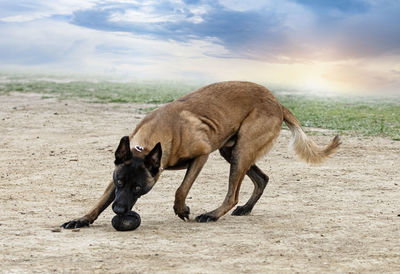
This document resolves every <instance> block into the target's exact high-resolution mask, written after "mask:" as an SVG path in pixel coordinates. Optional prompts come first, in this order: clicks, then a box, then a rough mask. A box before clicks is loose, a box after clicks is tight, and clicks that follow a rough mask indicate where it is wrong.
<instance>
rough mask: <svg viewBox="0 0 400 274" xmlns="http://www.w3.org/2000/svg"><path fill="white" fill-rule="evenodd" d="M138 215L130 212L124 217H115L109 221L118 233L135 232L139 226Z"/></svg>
mask: <svg viewBox="0 0 400 274" xmlns="http://www.w3.org/2000/svg"><path fill="white" fill-rule="evenodd" d="M140 222H141V219H140V215H139V214H137V213H136V212H135V211H130V212H129V213H128V214H126V215H115V216H114V218H112V220H111V224H112V226H113V227H114V228H115V229H116V230H118V231H129V230H135V229H136V228H138V227H139V226H140Z"/></svg>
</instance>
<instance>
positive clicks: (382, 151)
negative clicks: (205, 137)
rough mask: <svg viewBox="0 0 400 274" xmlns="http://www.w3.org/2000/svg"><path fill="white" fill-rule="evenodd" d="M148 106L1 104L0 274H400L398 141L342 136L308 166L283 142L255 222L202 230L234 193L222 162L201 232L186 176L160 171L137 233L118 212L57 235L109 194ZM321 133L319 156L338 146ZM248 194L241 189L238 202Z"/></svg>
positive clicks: (270, 163) (286, 135)
mask: <svg viewBox="0 0 400 274" xmlns="http://www.w3.org/2000/svg"><path fill="white" fill-rule="evenodd" d="M143 107H146V106H143V105H138V104H96V103H89V102H84V101H72V100H63V101H59V100H58V99H57V98H48V97H46V98H42V95H37V94H20V93H13V94H11V95H9V96H0V163H1V165H0V176H1V183H0V208H1V214H0V269H1V270H0V272H29V273H32V272H39V273H43V272H53V271H56V272H90V273H91V272H116V273H135V272H137V273H154V272H163V273H165V272H170V273H205V272H210V273H223V272H225V273H239V272H241V273H261V272H263V273H265V272H282V273H285V272H286V273H293V272H307V273H309V272H381V273H389V272H392V273H393V272H400V216H399V214H400V206H399V205H400V162H399V157H400V142H398V141H393V140H390V139H388V138H381V137H358V136H342V142H343V144H342V146H341V148H340V150H339V151H338V152H337V154H335V156H334V157H332V158H330V159H329V160H328V161H326V162H325V163H324V164H322V165H319V166H309V165H307V164H305V163H303V162H300V161H299V160H298V159H297V157H296V156H295V155H294V154H293V153H292V152H291V151H289V150H288V143H289V139H290V132H288V131H286V130H283V131H282V133H281V136H280V137H279V138H278V142H277V143H276V145H275V147H274V148H273V149H272V151H271V152H270V153H269V154H268V155H266V156H265V157H263V158H262V159H261V160H260V161H259V162H258V165H259V167H260V168H261V169H262V170H264V171H265V172H266V174H268V175H269V177H270V181H269V184H268V186H267V188H266V190H265V192H264V195H263V197H262V198H261V199H260V201H259V202H258V204H257V205H256V206H255V208H254V210H253V212H252V213H251V215H249V216H241V217H237V216H231V215H230V214H227V215H225V216H224V217H222V218H221V219H220V220H218V221H217V222H215V223H196V222H194V221H193V219H194V217H195V216H197V215H199V214H201V213H204V212H206V211H209V210H212V209H214V208H216V207H217V206H218V205H219V204H220V203H221V202H222V201H223V198H224V196H225V194H226V190H227V181H228V170H229V166H228V164H227V163H226V162H225V161H224V160H223V159H222V158H221V157H220V156H219V154H218V153H213V154H212V156H211V157H210V159H209V160H208V162H207V164H206V166H205V167H204V169H203V170H202V172H201V174H200V176H199V178H198V179H197V181H196V182H195V183H194V186H193V188H192V190H191V191H190V193H189V197H188V200H187V205H189V206H190V208H191V212H192V214H191V219H192V221H189V222H183V221H182V220H180V219H179V218H178V217H177V216H175V214H174V212H173V209H172V206H173V200H174V193H175V190H176V188H177V187H178V186H179V184H180V182H181V180H182V179H183V176H184V171H165V172H164V173H163V174H162V176H161V178H160V180H159V181H158V183H157V184H156V186H155V187H154V188H153V190H152V191H151V192H150V193H149V194H147V195H146V196H143V197H142V198H141V199H139V200H138V202H137V204H136V205H135V206H134V210H135V211H137V212H138V213H139V214H140V215H141V218H142V223H141V226H140V227H139V228H138V229H137V230H135V231H130V232H117V231H115V230H114V229H113V227H112V226H111V219H112V217H113V216H114V214H113V212H112V210H111V208H108V209H106V211H105V212H104V213H103V214H102V215H100V217H99V218H98V220H97V221H96V222H95V223H94V224H93V225H92V226H91V227H89V228H81V229H79V230H77V231H71V230H63V229H61V230H60V229H57V227H59V226H60V225H61V224H62V223H64V222H66V221H68V220H70V219H73V218H77V217H81V216H82V215H84V214H85V213H86V211H87V210H88V209H89V208H90V207H91V206H92V205H93V204H94V203H95V201H96V200H97V199H98V198H99V197H100V195H101V194H102V193H103V190H104V189H105V187H106V185H107V183H108V182H109V180H110V179H111V175H112V171H113V160H114V155H113V152H114V150H115V149H116V147H117V145H118V142H119V140H120V138H121V137H122V136H124V135H128V134H129V133H130V132H131V131H132V130H133V128H134V127H135V125H136V124H137V123H138V121H140V119H141V118H143V116H144V114H143V113H142V111H141V108H143ZM315 130H316V131H317V136H313V138H314V139H315V140H316V141H317V142H318V143H320V144H326V143H328V141H329V140H330V139H331V138H332V137H333V136H334V132H330V131H322V130H318V129H315ZM251 191H252V183H251V181H250V180H249V179H248V178H246V179H245V181H244V182H243V184H242V189H241V194H240V202H239V204H243V203H244V202H246V201H247V199H248V197H249V196H250V194H251Z"/></svg>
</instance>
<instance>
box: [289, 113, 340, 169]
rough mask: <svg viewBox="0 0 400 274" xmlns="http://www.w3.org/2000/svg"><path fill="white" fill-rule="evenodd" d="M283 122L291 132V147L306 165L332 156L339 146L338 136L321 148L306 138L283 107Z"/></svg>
mask: <svg viewBox="0 0 400 274" xmlns="http://www.w3.org/2000/svg"><path fill="white" fill-rule="evenodd" d="M282 111H283V120H284V121H285V123H286V125H287V126H288V127H289V129H290V131H291V132H292V140H291V144H290V145H291V147H292V148H293V149H294V151H295V152H296V154H297V155H298V156H299V157H300V158H301V159H302V160H304V161H306V162H307V163H311V164H318V163H321V162H322V161H323V160H324V159H325V158H327V157H329V156H330V155H331V154H333V153H334V152H335V151H336V150H337V148H338V146H339V145H340V139H339V136H337V135H336V136H335V138H333V140H332V141H331V142H330V144H329V145H327V146H326V147H321V146H319V145H317V144H316V143H315V142H314V141H313V140H312V139H311V138H310V137H308V136H307V135H306V134H305V133H304V131H303V129H302V128H301V125H300V123H299V121H298V120H297V118H296V117H295V116H294V115H293V114H292V113H291V112H290V110H288V109H287V108H285V107H284V106H282Z"/></svg>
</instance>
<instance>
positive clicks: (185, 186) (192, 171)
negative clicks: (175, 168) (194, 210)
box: [174, 154, 209, 221]
mask: <svg viewBox="0 0 400 274" xmlns="http://www.w3.org/2000/svg"><path fill="white" fill-rule="evenodd" d="M208 155H209V154H206V155H201V156H199V157H197V158H195V159H193V160H192V161H191V162H190V163H189V166H188V169H187V171H186V174H185V178H184V179H183V182H182V184H181V185H180V186H179V188H178V189H177V190H176V193H175V203H174V211H175V214H176V215H178V216H179V218H181V219H182V220H184V221H185V219H189V214H190V209H189V207H188V206H187V205H186V204H185V200H186V197H187V195H188V193H189V190H190V188H191V187H192V185H193V182H194V181H195V180H196V178H197V176H198V175H199V173H200V171H201V169H202V168H203V166H204V164H205V163H206V162H207V159H208Z"/></svg>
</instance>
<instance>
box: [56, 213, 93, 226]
mask: <svg viewBox="0 0 400 274" xmlns="http://www.w3.org/2000/svg"><path fill="white" fill-rule="evenodd" d="M89 225H90V220H89V219H88V218H87V217H86V216H85V217H82V218H79V219H74V220H72V221H69V222H66V223H63V224H62V225H61V226H62V227H63V228H65V229H74V228H80V227H84V226H89Z"/></svg>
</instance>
